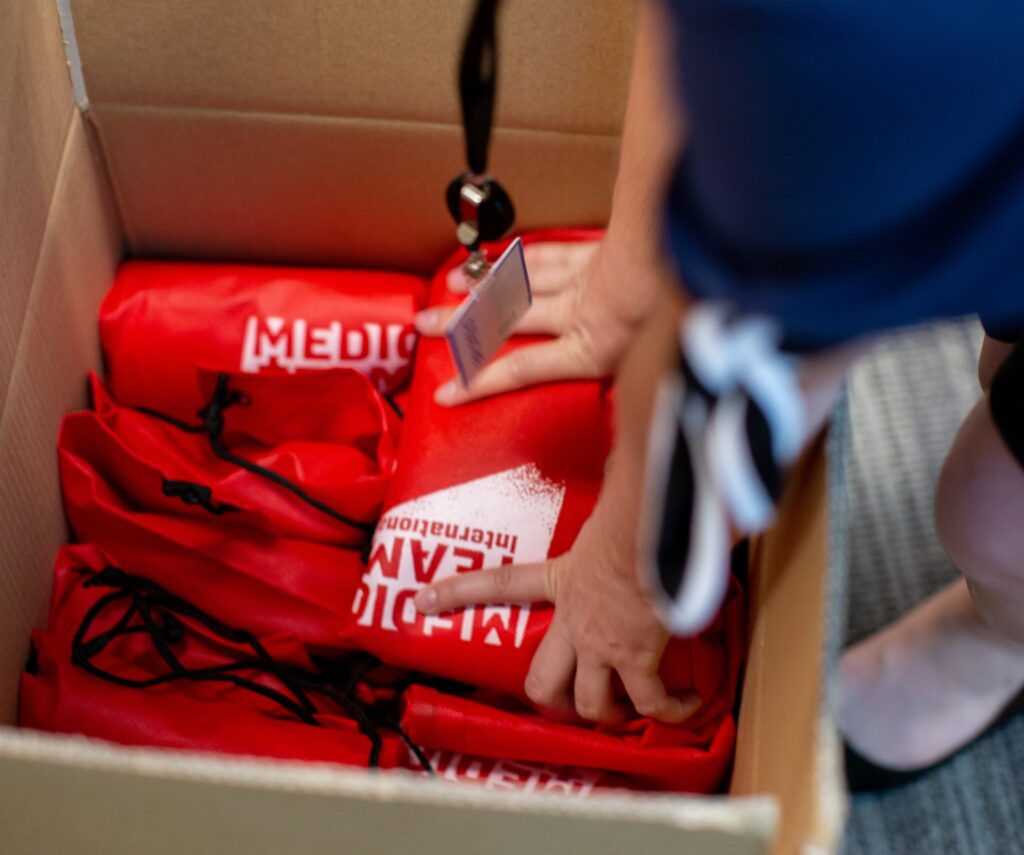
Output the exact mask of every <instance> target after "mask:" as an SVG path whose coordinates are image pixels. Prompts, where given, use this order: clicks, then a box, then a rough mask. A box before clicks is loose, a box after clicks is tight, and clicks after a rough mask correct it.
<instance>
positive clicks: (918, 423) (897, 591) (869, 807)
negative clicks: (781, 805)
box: [844, 322, 1024, 855]
mask: <svg viewBox="0 0 1024 855" xmlns="http://www.w3.org/2000/svg"><path fill="white" fill-rule="evenodd" d="M980 341H981V331H980V328H979V327H978V325H977V324H976V323H973V322H971V323H953V324H943V325H938V326H932V327H925V328H921V329H916V330H911V331H908V332H904V333H899V334H897V335H895V336H893V337H891V338H890V339H888V340H886V341H885V342H884V343H883V344H881V345H880V346H879V347H878V348H877V350H876V351H875V352H874V353H873V354H872V355H871V356H870V357H869V358H868V359H866V360H865V361H864V362H863V363H862V364H861V365H860V366H859V367H858V368H857V369H856V370H855V372H854V374H853V377H852V379H851V382H850V419H851V427H850V448H849V458H848V463H847V485H848V490H849V493H848V501H849V503H850V508H849V519H850V526H849V530H848V535H849V536H848V541H847V550H848V561H849V579H848V594H847V596H848V615H847V630H846V638H847V641H848V642H850V641H855V640H857V639H858V638H861V637H863V636H865V635H867V634H869V633H871V632H872V631H873V630H875V629H876V628H878V627H880V626H883V625H884V624H886V623H888V622H890V621H892V620H893V619H894V618H896V617H897V616H898V615H900V614H902V613H903V612H905V611H908V610H909V609H910V608H911V607H912V606H913V605H914V604H915V603H917V602H919V601H920V600H922V599H924V598H926V597H927V596H928V595H929V594H930V593H932V592H933V591H935V590H936V589H938V588H940V587H942V586H943V585H944V584H945V583H946V582H948V581H949V580H951V579H953V578H954V577H955V573H956V571H955V570H954V569H953V567H952V566H951V565H950V563H949V561H948V560H947V559H946V557H945V555H944V554H943V552H942V549H941V547H940V546H939V544H938V542H937V540H936V537H935V529H934V523H933V520H932V507H933V504H932V496H933V490H934V487H935V480H936V476H937V473H938V470H939V466H940V465H941V463H942V459H943V457H944V455H945V453H946V451H947V449H948V448H949V445H950V443H951V441H952V439H953V436H954V434H955V433H956V430H957V427H958V426H959V424H960V421H961V420H962V418H963V417H964V415H965V414H966V413H967V411H968V409H969V408H970V407H971V406H972V405H973V404H974V402H975V401H976V400H977V399H978V396H979V394H980V392H979V388H978V382H977V374H976V360H977V353H978V347H979V345H980ZM1022 523H1024V519H1022ZM869 853H870V855H888V853H892V855H903V853H907V855H910V853H914V855H920V853H957V855H960V853H963V855H1002V853H1007V855H1012V854H1013V853H1024V717H1020V718H1018V719H1017V720H1016V721H1014V722H1012V723H1011V724H1010V725H1009V726H1007V727H1006V728H1004V729H1002V730H1000V731H998V732H996V733H994V734H991V735H990V736H988V737H986V738H984V739H982V740H981V741H980V742H978V743H977V744H975V745H974V746H972V747H971V748H970V749H968V750H967V751H965V752H964V753H963V754H962V755H960V756H959V757H957V758H956V759H955V760H954V761H953V762H952V763H951V764H949V765H947V766H946V767H944V768H941V769H939V770H938V771H936V772H935V773H934V774H932V775H930V776H928V777H926V778H924V779H922V780H920V781H918V782H916V783H914V784H912V785H910V786H908V787H906V788H903V789H901V790H896V791H893V792H890V793H885V794H882V795H869V796H859V797H857V798H856V799H854V801H853V804H852V809H851V815H850V822H849V826H848V829H847V834H846V840H845V844H844V855H869Z"/></svg>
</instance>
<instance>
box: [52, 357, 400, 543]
mask: <svg viewBox="0 0 1024 855" xmlns="http://www.w3.org/2000/svg"><path fill="white" fill-rule="evenodd" d="M201 379H202V384H203V386H204V387H206V388H207V389H208V390H209V391H208V393H207V394H209V396H210V398H209V403H208V404H207V405H206V407H205V408H204V410H203V411H202V417H201V418H198V417H197V418H196V419H194V420H193V421H192V422H181V421H178V420H177V419H174V418H171V417H168V416H165V415H162V414H159V413H156V412H155V411H146V410H137V409H133V408H130V407H122V406H119V405H118V404H117V403H116V402H115V401H114V399H113V398H112V397H111V396H110V394H109V393H108V392H107V390H106V389H105V388H104V387H103V385H102V383H101V382H100V381H99V379H98V378H97V377H96V376H95V375H90V388H91V392H92V406H93V409H92V410H91V411H88V412H79V413H72V414H71V415H68V416H66V417H65V418H64V421H63V423H62V425H61V431H60V438H59V447H60V448H62V449H65V450H66V451H68V452H69V453H70V454H73V455H75V456H77V457H79V458H81V459H83V460H87V461H88V462H89V464H90V465H91V466H92V467H93V468H95V469H96V470H97V472H99V473H100V474H101V475H102V477H103V478H104V479H105V480H106V481H107V482H108V483H111V484H116V485H117V488H118V490H119V492H120V493H121V495H122V496H123V497H124V498H125V500H126V501H127V502H128V503H130V504H131V505H132V506H133V507H134V508H136V509H139V510H145V511H153V512H160V513H167V514H174V515H179V516H180V515H183V516H188V517H199V518H204V517H205V518H207V519H208V518H209V517H224V518H225V520H227V521H230V522H232V523H235V524H239V525H247V526H251V527H255V528H258V529H261V530H264V531H267V532H271V533H274V534H277V535H280V536H282V537H295V538H308V539H311V540H319V541H324V542H328V543H334V544H339V545H345V546H355V547H359V546H361V545H363V544H364V543H365V542H366V541H367V539H368V538H369V535H370V533H372V531H373V526H374V524H375V522H376V520H377V518H378V517H379V516H380V510H381V506H382V503H383V500H384V491H385V489H386V487H387V484H388V481H389V479H390V477H391V473H392V471H393V469H394V465H395V442H396V437H395V434H396V433H397V422H398V418H397V416H396V415H395V414H394V412H393V411H392V410H391V408H390V407H389V406H387V405H386V404H385V403H384V402H383V399H382V397H381V395H380V394H379V393H378V392H377V391H376V390H374V389H373V387H372V386H371V385H370V383H369V381H368V380H367V379H366V378H365V377H363V376H362V375H360V374H358V373H356V372H354V371H351V370H346V369H339V370H336V371H329V372H322V373H317V374H305V375H302V376H297V377H282V376H270V375H266V376H264V375H256V376H250V375H240V374H223V375H218V376H211V375H204V376H203V377H202V378H201Z"/></svg>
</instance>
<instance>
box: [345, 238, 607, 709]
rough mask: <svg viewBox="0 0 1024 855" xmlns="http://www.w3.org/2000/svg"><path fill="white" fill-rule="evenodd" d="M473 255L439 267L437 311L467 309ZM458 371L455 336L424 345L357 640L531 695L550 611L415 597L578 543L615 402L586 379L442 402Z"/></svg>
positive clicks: (397, 658)
mask: <svg viewBox="0 0 1024 855" xmlns="http://www.w3.org/2000/svg"><path fill="white" fill-rule="evenodd" d="M588 236H589V235H588ZM545 237H549V238H550V237H551V235H550V233H549V234H546V235H545ZM464 258H465V252H464V251H461V252H460V253H458V254H457V255H456V256H455V257H453V258H451V259H449V261H448V262H447V263H446V264H445V265H444V266H443V267H442V268H441V269H440V270H439V271H438V272H437V274H436V275H435V277H434V280H433V283H432V285H431V292H430V300H429V303H430V305H440V304H447V303H453V302H458V299H459V298H458V297H457V296H455V295H452V294H451V293H449V292H448V290H447V285H446V276H447V273H448V271H449V270H450V269H451V268H453V267H454V266H455V265H457V264H460V263H461V262H462V260H463V259H464ZM536 340H537V339H536V338H535V337H534V338H530V339H526V338H523V339H516V340H515V341H514V342H511V343H509V344H507V345H506V347H507V348H509V349H511V348H516V347H522V346H524V345H525V344H527V343H529V342H530V341H536ZM453 374H454V368H453V367H452V361H451V358H450V356H449V353H448V349H447V345H446V344H445V342H444V341H443V340H441V339H424V340H423V341H421V342H420V344H419V349H418V352H417V356H416V368H415V372H414V375H413V382H412V388H411V392H410V399H409V402H408V409H407V412H406V414H405V421H404V425H403V432H402V443H401V446H400V448H399V452H398V464H397V466H396V468H395V475H394V477H393V479H392V481H391V485H390V487H389V489H388V493H387V497H386V499H385V503H384V513H383V515H382V517H381V519H380V522H379V523H378V525H377V530H376V533H375V535H374V538H373V544H372V547H371V550H370V555H369V562H368V566H367V568H366V572H365V574H364V575H363V578H362V585H361V586H360V589H359V592H358V593H357V595H356V598H355V602H354V604H353V618H354V622H353V626H352V630H351V639H352V642H353V644H355V645H356V646H358V647H361V648H363V649H365V650H367V651H369V652H370V653H372V654H373V655H375V656H378V657H380V658H381V659H382V660H384V661H386V662H390V663H392V664H395V665H400V666H403V667H407V668H411V669H414V670H418V671H425V672H429V673H432V674H436V675H440V676H443V677H446V678H450V679H455V680H460V681H463V682H466V683H470V684H473V685H478V686H485V687H488V688H492V689H498V690H500V691H504V692H508V693H511V694H516V695H522V693H523V680H524V679H525V676H526V672H527V669H528V667H529V663H530V659H531V657H532V655H533V651H534V650H535V649H536V647H537V645H538V644H539V642H540V640H541V638H542V637H543V635H544V632H545V630H546V629H547V627H548V624H549V621H550V616H551V607H550V606H549V605H547V604H533V605H531V604H517V605H489V606H479V607H475V608H467V609H465V610H462V611H459V612H457V613H454V614H445V615H433V616H424V615H421V614H419V613H418V612H417V611H416V609H415V606H414V605H413V596H414V595H415V593H416V591H418V590H419V589H420V588H421V587H423V586H424V585H426V584H427V583H429V582H432V581H436V580H438V579H443V578H445V577H447V576H451V575H454V574H455V573H459V572H465V571H468V570H479V569H482V568H489V567H497V566H499V565H501V564H512V563H525V562H533V561H541V560H543V559H545V558H547V557H548V556H556V555H559V554H561V553H563V552H565V551H566V550H567V549H569V547H570V546H571V545H572V543H573V541H574V540H575V538H576V534H577V532H578V531H579V529H580V526H582V524H583V522H584V521H585V520H586V519H587V517H588V516H589V514H590V512H591V510H592V509H593V506H594V502H595V500H596V499H597V495H598V493H599V491H600V488H601V481H602V476H603V472H604V462H605V457H606V455H607V452H608V447H609V443H610V436H611V429H610V417H611V413H610V407H609V406H608V405H607V403H606V391H605V388H604V386H603V384H601V383H599V382H589V381H588V382H572V383H559V384H551V385H547V386H538V387H534V388H531V389H525V390H522V391H518V392H512V393H510V394H507V395H502V396H500V397H497V398H490V399H486V400H482V401H478V402H475V403H471V404H466V405H463V406H459V407H451V408H448V407H442V406H439V405H437V404H435V403H434V401H433V396H434V390H435V389H436V388H437V387H438V385H440V384H441V383H442V382H443V381H445V380H448V379H449V378H450V377H451V376H452V375H453Z"/></svg>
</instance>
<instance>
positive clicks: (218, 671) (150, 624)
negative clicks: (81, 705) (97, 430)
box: [71, 566, 433, 773]
mask: <svg viewBox="0 0 1024 855" xmlns="http://www.w3.org/2000/svg"><path fill="white" fill-rule="evenodd" d="M84 585H85V587H94V586H103V587H110V588H113V589H114V590H113V591H111V592H110V593H109V594H106V595H104V596H103V597H101V598H100V599H98V600H97V601H96V602H95V603H93V604H92V606H90V608H89V609H88V611H87V612H86V613H85V615H84V616H83V618H82V621H81V623H80V624H79V627H78V629H77V630H76V632H75V635H74V638H73V639H72V644H71V661H72V662H73V663H74V664H75V665H77V666H79V667H81V668H83V669H84V670H85V671H87V672H88V673H90V674H92V675H93V676H95V677H99V678H100V679H103V680H106V681H108V682H111V683H115V684H116V685H120V686H125V687H130V688H140V689H142V688H148V687H150V686H157V685H162V684H165V683H170V682H174V681H176V680H191V681H197V682H201V681H227V682H230V683H232V684H234V685H236V686H238V687H239V688H241V689H244V690H246V691H250V692H254V693H256V694H259V695H261V696H263V697H265V698H268V699H269V700H271V701H273V702H274V703H276V704H277V705H278V706H280V707H281V708H282V709H284V710H286V711H288V712H290V713H291V714H293V715H294V716H295V717H296V718H298V719H299V720H300V721H302V722H304V723H306V724H311V725H314V726H322V725H321V724H320V722H319V721H318V720H317V718H316V716H317V715H318V710H317V707H316V706H315V705H314V704H313V702H312V700H311V699H310V697H309V695H311V694H318V695H320V696H322V697H324V698H328V699H330V700H332V701H334V702H335V703H337V704H338V705H339V706H340V707H341V708H342V709H344V710H345V711H346V712H347V713H348V714H349V715H350V716H351V717H352V719H353V720H354V721H355V722H356V724H357V725H358V727H359V730H360V732H361V733H362V734H363V735H364V736H366V738H367V739H368V740H369V741H370V752H369V757H368V765H369V767H370V768H376V767H378V766H379V764H380V753H381V750H382V748H383V739H382V737H381V735H380V730H381V729H382V728H386V729H388V730H391V731H393V732H394V733H396V734H397V735H398V736H399V738H401V740H402V741H403V742H404V743H405V744H406V745H407V746H408V747H409V750H410V751H411V752H412V754H413V755H414V756H415V757H416V759H417V761H418V762H419V763H420V764H421V765H422V766H423V768H424V769H425V770H426V771H427V772H428V773H433V768H432V766H431V765H430V761H429V760H428V759H427V757H426V755H425V754H424V753H423V751H422V750H421V749H420V748H419V746H417V745H415V744H414V743H413V742H412V741H411V740H410V739H409V737H408V736H407V735H406V733H405V732H404V731H403V730H402V728H401V725H400V724H399V723H398V721H397V719H396V717H395V715H394V714H393V711H391V710H385V709H383V708H381V706H380V705H374V706H372V707H369V708H368V707H366V706H364V704H362V703H361V702H360V701H358V700H357V699H356V698H355V697H354V693H355V691H356V688H357V686H358V684H359V682H360V681H361V680H362V679H363V678H364V677H365V676H366V674H367V673H369V671H371V670H372V669H373V668H375V667H377V666H378V665H379V664H380V662H379V660H376V659H373V658H369V659H368V660H366V661H363V662H360V663H359V664H358V665H356V666H354V667H350V668H349V669H348V670H345V668H344V667H343V663H342V661H339V660H324V659H316V660H314V661H315V664H316V667H317V672H316V673H311V672H308V671H305V670H304V669H302V668H299V667H297V666H294V665H289V664H286V663H281V662H278V661H277V660H276V659H274V658H273V657H272V656H271V655H270V654H269V653H268V652H267V650H266V648H265V647H264V646H263V645H262V643H261V642H260V640H259V639H258V638H257V637H256V636H254V635H253V634H252V633H250V632H248V631H246V630H242V629H236V628H233V627H229V626H227V625H226V624H223V623H221V622H220V621H218V620H217V619H216V618H214V617H212V616H210V615H208V614H206V613H205V612H203V611H202V610H200V609H199V608H197V607H196V606H194V605H192V604H191V603H189V602H187V601H186V600H183V599H181V598H180V597H177V596H175V595H174V594H172V593H170V592H169V591H166V590H165V589H164V588H162V587H161V586H160V585H158V584H156V583H155V582H152V581H149V580H148V579H143V578H141V577H139V576H134V575H131V574H129V573H125V572H124V571H123V570H120V569H119V568H117V567H112V566H108V567H106V568H104V569H103V570H102V571H100V572H99V573H97V574H96V575H94V576H93V577H92V578H91V579H89V580H87V581H86V582H85V583H84ZM121 600H126V601H128V602H127V607H126V608H125V611H124V613H123V614H122V615H121V616H120V617H119V618H118V620H117V621H116V622H115V623H114V625H113V626H112V627H110V628H109V629H107V630H106V631H104V632H101V633H97V634H96V635H93V636H91V637H90V635H89V630H90V629H91V628H92V625H93V622H94V621H95V620H96V619H97V617H98V616H99V615H100V614H102V613H103V612H104V611H105V610H106V609H107V608H108V607H109V606H111V605H112V604H114V603H117V602H118V601H121ZM157 611H158V612H159V613H160V617H161V620H157V618H156V616H155V614H154V612H157ZM179 615H181V616H183V617H186V618H188V619H190V620H193V621H195V622H196V623H199V624H202V625H203V626H204V627H206V629H208V630H209V631H210V632H211V633H213V634H214V635H217V636H219V637H220V638H222V639H224V640H226V641H228V642H231V643H234V644H238V645H244V646H247V647H248V648H249V649H250V650H251V651H252V654H253V655H252V656H248V657H243V658H239V659H237V660H234V661H231V662H226V663H223V664H221V665H215V666H209V667H206V668H187V667H186V666H185V665H183V664H182V662H181V660H180V659H179V658H178V657H177V656H176V655H175V653H174V651H173V650H172V646H173V645H174V644H177V643H178V642H180V641H181V640H182V639H183V638H184V636H185V633H186V632H187V631H188V630H187V627H186V625H185V624H184V623H183V622H182V621H181V619H180V618H179ZM136 616H137V617H138V618H139V619H140V621H141V625H131V624H132V620H133V618H135V617H136ZM134 633H146V634H148V635H149V637H150V639H151V640H152V642H153V646H154V647H155V648H156V651H157V653H158V654H159V655H160V657H161V659H163V661H164V662H165V663H166V664H167V666H168V668H169V671H168V672H167V673H165V674H159V675H156V676H154V677H150V678H147V679H133V678H129V677H124V676H121V675H119V674H115V673H113V672H111V671H107V670H106V669H103V668H101V667H99V666H98V665H96V663H95V662H93V659H94V658H95V657H96V656H98V655H99V654H100V653H101V652H102V651H103V650H105V649H106V647H107V646H108V645H109V644H110V643H111V641H113V640H114V639H115V638H117V637H120V636H125V635H130V634H134ZM345 664H350V663H345ZM244 671H250V672H251V671H255V672H257V673H263V674H266V675H268V676H272V677H275V678H276V679H277V680H279V681H280V682H281V684H282V685H283V686H284V687H285V688H286V689H287V690H288V692H289V693H290V694H286V693H285V692H281V691H278V690H277V689H272V688H270V687H268V686H264V685H262V684H261V683H258V682H256V681H254V680H251V679H248V678H246V677H242V676H239V675H238V674H236V673H235V672H244Z"/></svg>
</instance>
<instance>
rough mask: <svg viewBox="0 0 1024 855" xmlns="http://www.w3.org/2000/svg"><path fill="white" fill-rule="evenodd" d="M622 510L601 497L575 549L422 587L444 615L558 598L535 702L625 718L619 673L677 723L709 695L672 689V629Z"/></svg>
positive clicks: (537, 672)
mask: <svg viewBox="0 0 1024 855" xmlns="http://www.w3.org/2000/svg"><path fill="white" fill-rule="evenodd" d="M612 511H613V509H612V508H610V507H609V506H608V503H607V502H606V503H605V504H604V505H603V506H602V504H601V503H599V505H598V508H597V509H595V512H594V514H593V515H592V516H591V518H590V519H589V520H588V521H587V522H586V523H585V524H584V526H583V528H582V529H581V530H580V534H579V536H578V537H577V539H576V543H575V544H574V545H573V547H572V549H571V550H570V551H569V552H567V553H566V554H565V555H562V556H560V557H558V558H553V559H550V560H548V561H545V562H542V563H538V564H527V565H520V566H511V565H505V566H502V567H499V568H496V569H493V570H479V571H476V572H467V573H460V574H458V575H457V576H454V577H450V578H448V579H444V580H442V581H440V582H435V583H434V584H432V585H430V586H428V587H426V588H424V589H422V590H421V591H419V592H418V594H417V595H416V600H415V602H416V606H417V608H419V610H420V611H422V612H424V613H427V614H437V613H439V612H447V611H451V610H453V609H457V608H460V607H463V606H468V605H475V604H481V603H509V602H535V601H541V600H543V601H548V602H551V603H554V605H555V609H554V614H553V616H552V619H551V625H550V626H549V628H548V631H547V633H546V634H545V636H544V638H543V640H542V641H541V643H540V645H539V646H538V647H537V651H536V653H535V654H534V657H533V661H532V662H531V664H530V669H529V672H528V674H527V677H526V680H525V684H524V690H525V692H526V696H527V697H528V698H529V699H530V700H531V701H533V703H535V704H537V706H539V707H541V708H544V709H546V710H549V711H552V712H554V713H556V714H559V715H563V716H564V715H571V713H572V712H573V710H575V712H576V713H577V714H578V715H579V716H580V717H582V718H584V719H588V720H592V721H600V722H608V723H614V722H620V721H623V720H624V719H625V718H627V716H628V715H629V710H628V708H627V707H626V706H625V705H624V704H623V703H622V702H621V701H620V700H619V699H618V698H616V691H615V680H614V676H615V675H616V674H617V675H618V677H619V679H620V680H621V682H622V686H623V687H624V688H625V690H626V693H627V694H628V695H629V698H630V700H631V701H632V703H633V706H634V707H635V708H636V711H637V712H638V713H639V714H640V715H644V716H650V717H652V718H656V719H659V720H661V721H664V722H668V723H677V722H680V721H682V720H683V719H684V718H686V717H687V716H688V715H690V714H691V713H692V712H694V711H695V710H696V708H697V706H698V705H699V699H698V698H697V697H696V696H687V697H684V698H678V697H673V696H671V695H669V694H668V693H667V692H666V690H665V686H664V684H663V682H662V680H661V678H660V677H659V676H658V666H659V664H660V662H661V657H662V654H663V653H664V650H665V647H666V645H667V644H668V640H669V636H668V634H667V633H666V632H665V630H664V629H663V628H662V626H661V624H660V623H659V622H658V619H657V618H656V617H655V615H654V612H653V611H652V610H651V606H650V605H649V603H648V600H647V598H646V597H645V596H644V594H643V593H642V591H641V590H640V587H639V583H638V581H637V577H636V573H635V571H634V566H633V544H632V537H631V536H628V535H627V536H626V537H621V536H619V535H620V534H621V533H622V532H623V531H626V530H631V529H627V528H626V527H625V526H614V525H612V526H610V525H609V524H608V521H607V519H606V518H607V516H608V514H609V513H611V512H612ZM627 517H628V515H627ZM620 518H621V515H620ZM630 524H631V523H630Z"/></svg>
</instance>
